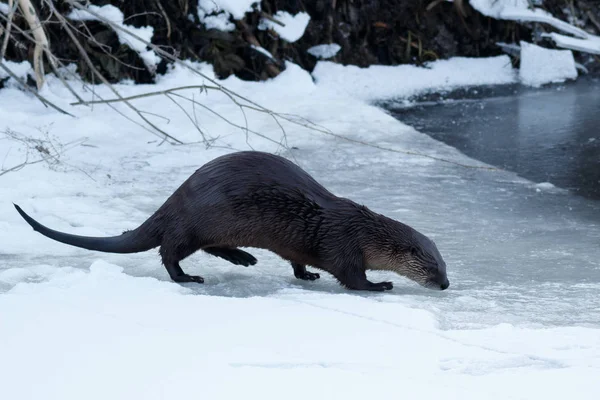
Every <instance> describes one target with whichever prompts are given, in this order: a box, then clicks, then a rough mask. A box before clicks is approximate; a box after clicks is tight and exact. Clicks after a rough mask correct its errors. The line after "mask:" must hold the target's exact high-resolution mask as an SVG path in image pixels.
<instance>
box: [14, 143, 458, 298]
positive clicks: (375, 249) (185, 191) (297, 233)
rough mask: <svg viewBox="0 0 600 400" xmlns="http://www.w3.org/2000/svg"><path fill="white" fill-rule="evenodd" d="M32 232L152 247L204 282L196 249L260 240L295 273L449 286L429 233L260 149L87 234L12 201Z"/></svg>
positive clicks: (181, 277)
mask: <svg viewBox="0 0 600 400" xmlns="http://www.w3.org/2000/svg"><path fill="white" fill-rule="evenodd" d="M15 207H16V208H17V210H18V211H19V213H20V214H21V215H22V216H23V218H25V220H26V221H27V222H28V223H29V224H30V225H31V226H32V227H33V228H34V229H35V230H36V231H38V232H40V233H42V234H44V235H46V236H48V237H50V238H52V239H55V240H58V241H60V242H63V243H67V244H70V245H74V246H78V247H83V248H87V249H90V250H98V251H105V252H116V253H132V252H139V251H145V250H149V249H151V248H154V247H157V246H160V256H161V258H162V262H163V264H164V266H165V268H166V269H167V271H168V273H169V275H170V277H171V279H172V280H174V281H176V282H203V281H204V279H203V278H202V277H200V276H191V275H187V274H185V273H184V272H183V270H182V269H181V267H180V265H179V263H180V262H181V261H182V260H183V259H185V258H186V257H188V256H189V255H191V254H193V253H194V252H196V251H198V250H203V251H205V252H207V253H209V254H212V255H214V256H217V257H221V258H223V259H226V260H228V261H230V262H232V263H234V264H238V265H244V266H248V265H253V264H255V263H256V258H254V257H253V256H252V255H251V254H249V253H247V252H245V251H243V250H240V249H239V247H255V248H263V249H268V250H270V251H272V252H274V253H276V254H278V255H279V256H281V257H282V258H284V259H286V260H288V261H290V263H291V264H292V267H293V270H294V275H295V276H296V277H297V278H299V279H306V280H314V279H317V278H319V275H318V274H315V273H311V272H308V271H306V267H305V266H306V265H310V266H313V267H316V268H318V269H321V270H324V271H327V272H329V273H331V274H332V275H333V276H334V277H335V278H337V280H338V281H339V282H340V283H341V284H342V285H344V286H345V287H347V288H349V289H356V290H375V291H382V290H389V289H391V288H392V283H391V282H379V283H373V282H370V281H369V280H368V279H367V277H366V270H367V269H382V270H391V271H395V272H397V273H400V274H402V275H404V276H407V277H409V278H410V279H413V280H415V281H417V282H418V283H420V284H421V285H424V286H426V287H430V288H436V289H440V288H441V289H445V288H446V287H447V286H448V280H447V277H446V266H445V263H444V261H443V260H442V258H441V255H439V252H438V251H437V248H436V247H435V245H434V244H433V242H432V241H431V240H429V239H428V238H427V237H425V236H424V235H422V234H421V233H419V232H417V231H416V230H414V229H412V228H411V227H409V226H407V225H405V224H402V223H401V222H398V221H395V220H392V219H390V218H387V217H385V216H383V215H380V214H377V213H374V212H372V211H371V210H369V209H368V208H367V207H365V206H362V205H359V204H357V203H355V202H353V201H351V200H349V199H345V198H341V197H337V196H335V195H334V194H332V193H331V192H329V191H328V190H327V189H325V188H324V187H323V186H321V185H320V184H319V183H318V182H316V181H315V180H314V179H313V178H312V177H311V176H310V175H308V174H307V173H306V172H305V171H303V170H302V169H301V168H299V167H298V166H297V165H295V164H294V163H292V162H290V161H288V160H286V159H285V158H283V157H279V156H275V155H272V154H268V153H263V152H255V151H243V152H237V153H231V154H228V155H225V156H221V157H218V158H216V159H214V160H212V161H210V162H208V163H206V164H205V165H203V166H202V167H201V168H199V169H198V170H197V171H196V172H195V173H194V174H192V175H191V176H190V177H189V178H188V179H187V180H186V181H185V182H184V183H183V184H182V185H181V186H180V187H179V188H178V189H177V190H176V191H175V192H174V193H173V194H172V195H171V196H170V197H169V198H168V199H167V200H166V202H165V203H164V204H163V205H162V206H161V207H160V208H159V209H158V210H157V211H156V212H155V213H154V214H153V215H152V216H151V217H150V218H148V220H146V221H145V222H144V223H143V224H142V225H141V226H140V227H138V228H137V229H134V230H132V231H127V232H125V233H123V234H122V235H120V236H115V237H108V238H90V237H83V236H75V235H70V234H66V233H62V232H57V231H54V230H51V229H49V228H46V227H45V226H43V225H41V224H39V223H38V222H37V221H35V220H33V219H32V218H31V217H29V216H28V215H27V214H25V213H24V212H23V210H21V209H20V207H18V206H16V205H15Z"/></svg>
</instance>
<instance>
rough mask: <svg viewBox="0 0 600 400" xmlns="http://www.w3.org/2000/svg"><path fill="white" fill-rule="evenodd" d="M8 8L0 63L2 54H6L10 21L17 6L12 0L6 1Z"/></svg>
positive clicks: (0, 50)
mask: <svg viewBox="0 0 600 400" xmlns="http://www.w3.org/2000/svg"><path fill="white" fill-rule="evenodd" d="M8 7H9V10H10V11H9V12H8V17H7V20H8V21H7V22H6V28H5V29H4V40H3V42H2V48H0V61H1V60H3V59H4V54H6V48H7V47H8V39H9V38H10V30H11V28H12V21H13V17H14V15H15V11H16V9H17V4H16V3H13V0H8Z"/></svg>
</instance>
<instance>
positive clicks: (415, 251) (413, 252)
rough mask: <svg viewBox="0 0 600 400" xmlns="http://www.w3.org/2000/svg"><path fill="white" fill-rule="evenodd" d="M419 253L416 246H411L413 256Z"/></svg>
mask: <svg viewBox="0 0 600 400" xmlns="http://www.w3.org/2000/svg"><path fill="white" fill-rule="evenodd" d="M418 253H419V251H418V250H417V248H416V247H414V246H410V254H412V255H413V256H416V255H417V254H418Z"/></svg>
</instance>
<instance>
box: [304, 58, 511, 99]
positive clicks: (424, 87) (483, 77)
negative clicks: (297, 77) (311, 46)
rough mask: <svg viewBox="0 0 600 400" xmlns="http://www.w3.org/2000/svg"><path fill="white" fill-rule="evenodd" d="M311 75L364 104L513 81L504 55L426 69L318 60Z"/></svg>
mask: <svg viewBox="0 0 600 400" xmlns="http://www.w3.org/2000/svg"><path fill="white" fill-rule="evenodd" d="M313 76H314V77H315V79H316V81H317V83H319V85H320V86H324V87H327V88H328V89H330V90H332V91H337V92H340V93H346V94H351V95H353V96H356V97H358V98H360V99H363V100H367V101H374V100H382V99H390V98H398V97H411V96H415V95H417V94H419V93H422V92H426V91H431V90H448V89H452V88H456V87H460V86H465V85H466V86H469V85H492V84H507V83H513V82H516V79H517V76H516V74H515V71H514V70H513V68H512V65H511V63H510V58H509V57H508V56H498V57H491V58H463V57H455V58H451V59H448V60H439V61H435V62H432V63H428V64H427V66H426V68H420V67H415V66H412V65H400V66H384V65H372V66H370V67H368V68H359V67H356V66H342V65H340V64H336V63H333V62H330V61H319V62H318V63H317V65H316V67H315V69H314V71H313Z"/></svg>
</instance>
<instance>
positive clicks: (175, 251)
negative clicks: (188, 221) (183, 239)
mask: <svg viewBox="0 0 600 400" xmlns="http://www.w3.org/2000/svg"><path fill="white" fill-rule="evenodd" d="M196 250H197V248H194V247H192V246H187V245H184V244H179V245H177V244H173V243H172V242H171V241H169V240H168V239H167V240H164V241H163V243H162V244H161V246H160V256H161V258H162V263H163V265H164V266H165V268H166V269H167V272H168V273H169V276H170V277H171V279H172V280H173V281H174V282H196V283H204V278H203V277H201V276H198V275H188V274H186V273H185V272H183V270H182V269H181V267H180V266H179V261H181V260H183V259H184V258H186V257H187V256H189V255H190V254H192V253H194V252H195V251H196Z"/></svg>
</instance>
